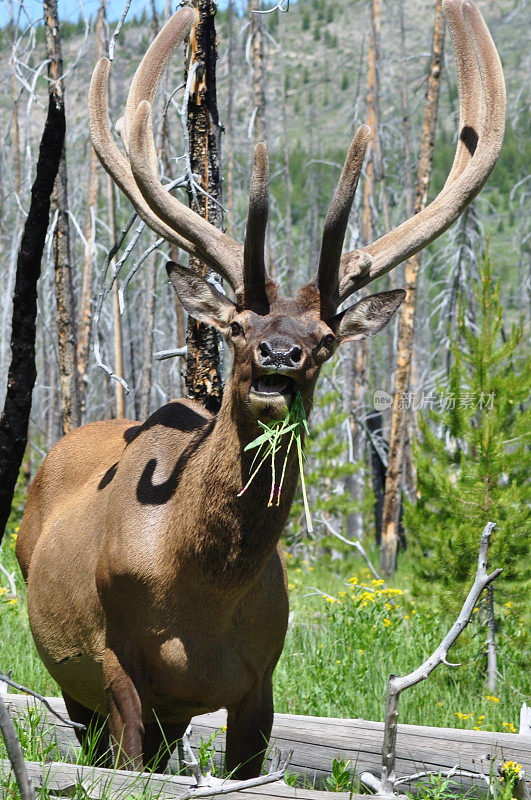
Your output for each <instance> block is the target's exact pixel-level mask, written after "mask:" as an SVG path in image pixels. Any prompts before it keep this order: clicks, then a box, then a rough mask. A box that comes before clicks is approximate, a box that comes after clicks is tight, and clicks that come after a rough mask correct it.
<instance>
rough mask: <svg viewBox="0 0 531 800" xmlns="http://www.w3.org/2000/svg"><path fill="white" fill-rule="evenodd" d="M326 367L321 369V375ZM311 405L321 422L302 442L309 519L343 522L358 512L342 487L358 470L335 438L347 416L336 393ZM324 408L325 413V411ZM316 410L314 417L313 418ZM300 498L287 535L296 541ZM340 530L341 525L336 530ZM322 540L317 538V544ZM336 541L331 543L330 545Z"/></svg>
mask: <svg viewBox="0 0 531 800" xmlns="http://www.w3.org/2000/svg"><path fill="white" fill-rule="evenodd" d="M326 371H327V368H325V373H326ZM315 406H316V407H317V409H318V411H321V412H324V413H321V414H319V417H320V418H321V420H320V421H319V422H317V423H316V424H313V425H312V428H311V433H310V437H309V438H308V440H307V443H306V458H307V462H308V464H307V467H306V470H305V472H306V484H307V486H308V493H309V497H310V508H311V511H312V516H313V517H316V516H322V515H325V516H327V517H336V518H337V517H339V518H340V520H341V521H342V522H343V521H344V519H345V518H346V516H347V515H348V514H352V513H353V512H354V511H357V510H359V505H358V503H357V502H356V501H353V500H352V498H351V495H350V492H349V490H348V487H347V486H346V478H347V477H348V476H349V475H352V473H354V472H356V471H357V470H358V469H360V468H361V465H360V464H354V463H352V462H349V460H348V453H347V451H348V444H347V442H346V441H345V438H344V437H342V436H341V435H339V436H338V430H340V428H341V425H342V424H343V423H344V422H345V420H346V419H347V417H348V414H347V413H346V412H344V411H342V410H341V398H340V396H339V393H338V392H337V391H336V390H332V391H330V392H326V393H324V394H320V395H318V396H317V397H316V398H315ZM325 409H326V411H325ZM318 411H316V414H315V416H316V417H317V415H318ZM302 500H303V498H301V497H300V496H297V497H296V498H295V502H294V503H293V506H292V508H291V515H290V536H291V538H294V539H297V538H298V537H299V536H300V534H301V532H302V519H303V515H302V512H303V503H302ZM371 503H372V495H370V496H368V497H367V500H366V501H364V504H363V505H364V508H365V506H367V508H370V506H371ZM341 527H343V526H342V524H341V525H340V528H341ZM324 541H325V540H323V539H322V538H321V539H320V544H323V542H324ZM335 545H337V540H334V546H335Z"/></svg>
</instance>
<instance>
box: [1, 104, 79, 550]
mask: <svg viewBox="0 0 531 800" xmlns="http://www.w3.org/2000/svg"><path fill="white" fill-rule="evenodd" d="M64 137H65V115H64V108H63V107H62V106H60V107H58V106H57V104H56V102H55V99H54V98H53V97H52V96H50V102H49V106H48V116H47V118H46V124H45V127H44V132H43V135H42V139H41V144H40V148H39V158H38V161H37V173H36V177H35V182H34V184H33V187H32V189H31V203H30V208H29V212H28V216H27V218H26V224H25V225H24V231H23V234H22V240H21V243H20V249H19V252H18V260H17V273H16V282H15V293H14V297H13V316H12V328H11V363H10V366H9V373H8V380H7V393H6V398H5V403H4V410H3V412H2V417H1V418H0V540H1V538H2V536H3V534H4V530H5V526H6V523H7V520H8V518H9V514H10V510H11V502H12V499H13V493H14V491H15V485H16V482H17V477H18V473H19V469H20V465H21V463H22V459H23V457H24V450H25V447H26V443H27V439H28V424H29V416H30V411H31V397H32V392H33V386H34V384H35V378H36V375H37V370H36V366H35V323H36V317H37V282H38V280H39V276H40V274H41V258H42V253H43V250H44V241H45V238H46V231H47V230H48V221H49V216H50V203H51V195H52V191H53V186H54V182H55V178H56V175H57V170H58V168H59V159H60V157H61V153H62V151H63V144H64Z"/></svg>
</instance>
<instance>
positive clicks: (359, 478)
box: [345, 0, 396, 539]
mask: <svg viewBox="0 0 531 800" xmlns="http://www.w3.org/2000/svg"><path fill="white" fill-rule="evenodd" d="M380 18H381V10H380V0H372V2H371V8H370V34H369V49H368V55H367V62H368V63H367V94H366V105H367V110H366V123H367V125H368V126H369V128H370V129H371V138H370V141H369V147H368V149H367V159H366V167H365V183H364V186H363V213H362V239H363V244H365V245H366V244H368V243H369V242H372V240H373V238H374V222H373V215H374V211H375V208H376V184H377V183H380V185H381V186H382V201H383V216H384V224H385V230H386V231H388V230H389V228H390V222H389V209H388V204H387V196H386V193H385V189H384V185H383V169H382V143H381V137H380V111H379V79H380ZM395 288H396V287H395ZM366 294H367V291H366V290H364V291H362V296H365V295H366ZM368 347H369V343H368V341H367V340H363V341H361V342H354V343H353V344H352V345H351V349H352V356H351V358H352V365H351V367H350V370H351V375H349V374H348V373H347V383H348V384H351V383H352V388H351V387H350V385H349V386H348V389H347V393H346V395H347V396H346V398H345V400H346V407H347V410H348V411H349V412H350V411H352V409H354V413H355V415H356V417H357V418H358V419H359V417H361V416H362V415H363V409H364V407H365V397H366V393H367V385H368V375H367V366H368V358H367V357H368ZM347 369H348V367H347ZM350 370H348V372H350ZM351 393H352V396H351V397H350V394H351ZM349 424H350V426H351V434H352V457H353V461H355V462H357V463H358V464H359V465H361V462H362V460H363V452H364V448H365V431H364V429H363V427H362V425H361V424H360V423H359V421H356V419H355V417H353V416H352V415H351V417H350V420H349ZM348 485H349V490H350V494H351V496H352V499H353V500H355V501H357V503H358V504H359V506H360V508H359V510H357V511H355V512H354V513H352V514H349V515H348V517H347V530H348V534H349V536H350V537H351V538H354V539H361V538H362V537H363V513H362V511H361V503H362V500H363V496H364V492H365V471H364V469H362V468H361V466H360V468H359V469H357V470H356V472H354V473H352V474H351V475H349V477H348Z"/></svg>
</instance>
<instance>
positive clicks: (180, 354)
mask: <svg viewBox="0 0 531 800" xmlns="http://www.w3.org/2000/svg"><path fill="white" fill-rule="evenodd" d="M187 352H188V350H187V348H186V347H177V348H176V349H175V350H159V352H158V353H153V358H155V359H156V360H157V361H165V360H166V359H167V358H186V354H187Z"/></svg>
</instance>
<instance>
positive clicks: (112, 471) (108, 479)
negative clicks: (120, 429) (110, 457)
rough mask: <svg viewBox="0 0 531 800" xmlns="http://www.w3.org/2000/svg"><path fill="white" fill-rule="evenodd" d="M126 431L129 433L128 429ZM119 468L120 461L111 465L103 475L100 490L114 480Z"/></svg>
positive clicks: (99, 484) (99, 485)
mask: <svg viewBox="0 0 531 800" xmlns="http://www.w3.org/2000/svg"><path fill="white" fill-rule="evenodd" d="M126 433H127V431H126ZM117 469H118V462H116V464H113V465H112V467H109V469H108V470H107V472H106V473H105V475H104V476H103V478H102V479H101V481H100V482H99V483H98V489H99V490H100V491H101V489H105V487H106V486H108V485H109V483H110V482H111V481H112V479H113V478H114V476H115V475H116V470H117Z"/></svg>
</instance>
